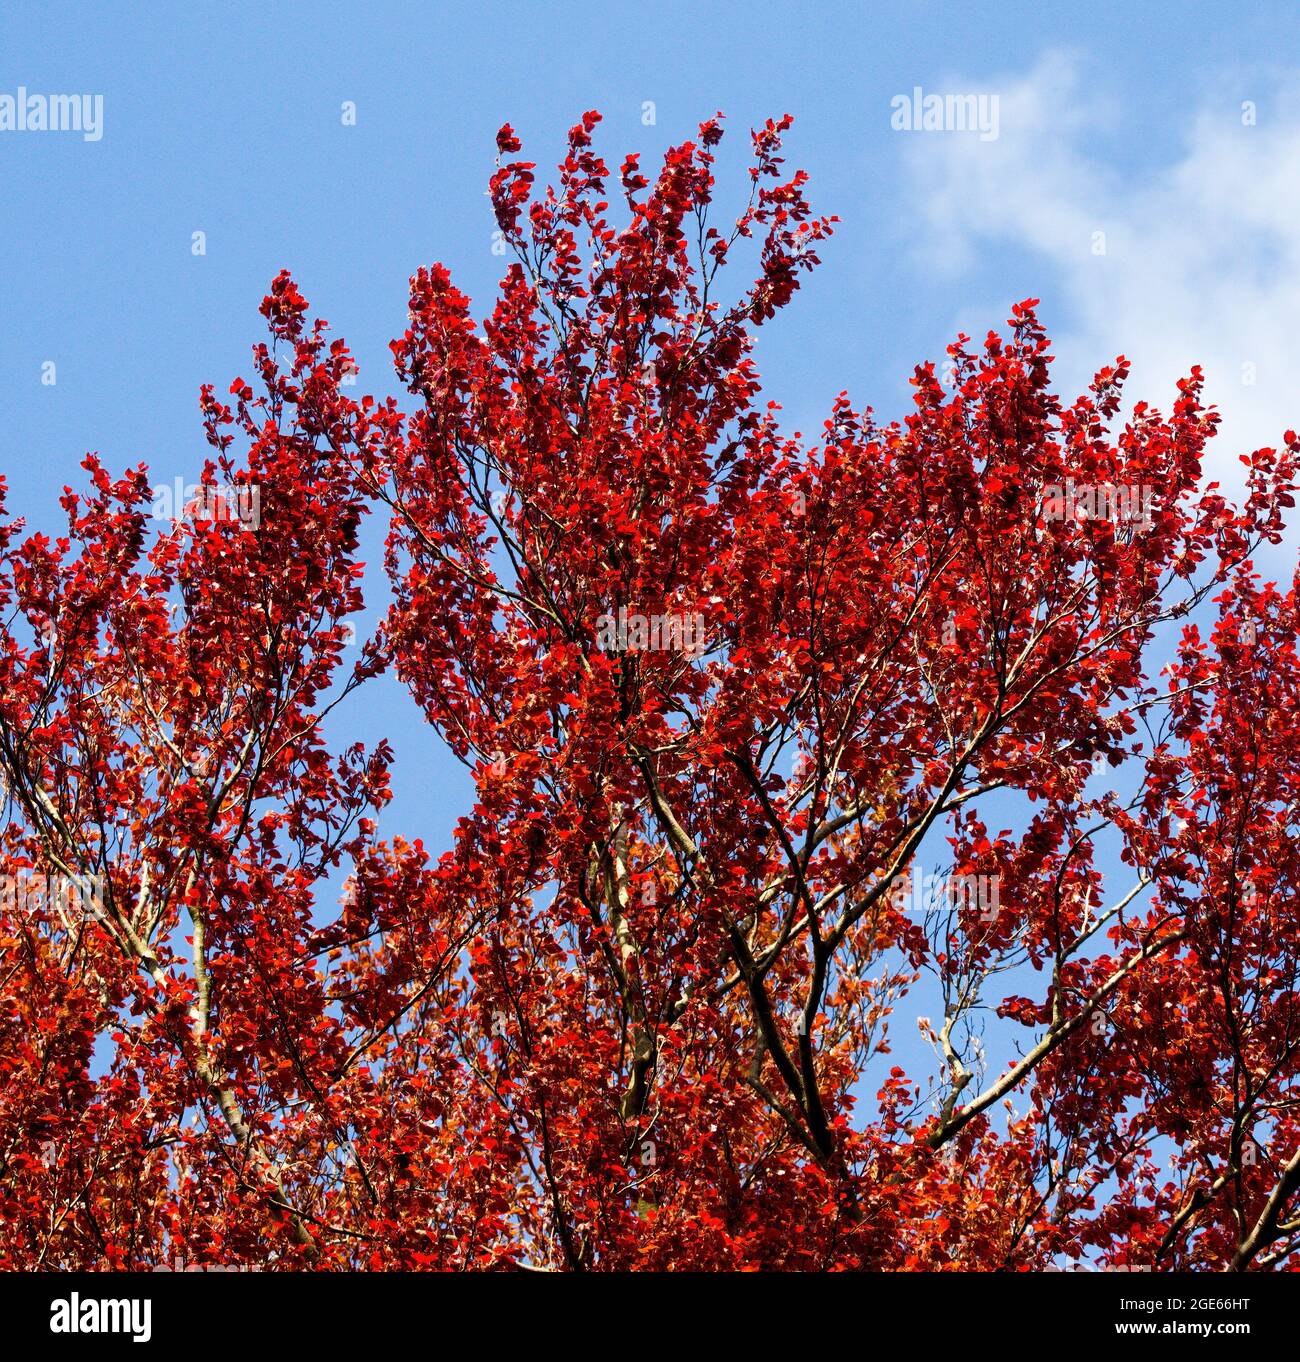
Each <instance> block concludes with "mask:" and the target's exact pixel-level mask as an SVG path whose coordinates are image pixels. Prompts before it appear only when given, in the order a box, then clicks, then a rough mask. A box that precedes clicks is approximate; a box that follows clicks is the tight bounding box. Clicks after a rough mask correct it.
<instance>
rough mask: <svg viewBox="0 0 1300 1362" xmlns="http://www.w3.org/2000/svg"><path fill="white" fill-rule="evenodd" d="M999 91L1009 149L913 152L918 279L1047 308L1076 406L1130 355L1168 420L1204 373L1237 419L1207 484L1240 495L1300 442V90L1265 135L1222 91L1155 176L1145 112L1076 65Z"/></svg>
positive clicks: (908, 162) (1276, 111) (1281, 94)
mask: <svg viewBox="0 0 1300 1362" xmlns="http://www.w3.org/2000/svg"><path fill="white" fill-rule="evenodd" d="M1102 74H1103V77H1104V73H1102ZM954 84H955V86H957V87H960V84H961V83H960V82H955V83H954ZM1103 84H1104V80H1103ZM986 88H987V87H986ZM993 88H995V89H998V90H999V92H1000V95H1001V119H1000V123H1001V134H1000V137H999V139H998V140H997V141H995V142H980V141H979V140H978V139H977V138H974V137H969V136H964V135H953V134H931V135H924V134H923V135H913V136H909V137H907V138H906V139H905V140H904V141H903V146H902V150H903V155H904V158H905V170H906V183H907V194H908V196H909V198H910V203H909V205H908V207H909V210H910V220H911V221H912V222H916V223H920V224H921V232H920V244H919V246H918V247H917V249H918V252H919V256H920V263H921V264H922V265H923V266H924V268H925V269H926V270H927V271H928V272H929V273H930V274H931V275H932V276H938V277H941V278H942V277H948V278H951V279H952V280H953V281H954V288H955V290H957V289H959V290H960V292H961V293H962V294H963V295H966V296H969V295H970V291H971V288H970V286H971V278H972V276H973V275H974V274H975V273H976V271H978V272H979V274H980V275H981V276H983V277H984V278H985V281H986V284H987V280H988V279H989V278H990V277H995V278H997V279H998V281H999V284H998V286H999V289H1001V288H1003V287H1005V283H1006V278H1007V276H1008V274H1009V276H1010V277H1011V278H1012V279H1013V280H1014V282H1015V284H1016V286H1021V285H1022V284H1023V287H1024V289H1025V291H1026V292H1033V293H1039V294H1041V296H1042V297H1043V301H1044V308H1043V311H1044V317H1045V319H1046V320H1047V321H1048V324H1049V330H1050V331H1051V333H1052V336H1053V342H1054V351H1055V353H1056V355H1057V356H1058V361H1059V362H1058V364H1057V367H1056V376H1057V380H1058V382H1059V383H1060V384H1061V386H1062V388H1063V390H1064V391H1065V392H1066V393H1067V395H1069V396H1073V394H1074V393H1075V392H1078V391H1081V390H1082V389H1083V387H1084V386H1085V385H1086V383H1087V382H1088V380H1089V378H1090V377H1091V375H1092V374H1093V373H1094V372H1095V371H1096V369H1098V368H1099V367H1101V366H1102V365H1103V364H1107V363H1109V362H1110V361H1111V360H1112V359H1113V358H1114V356H1115V355H1117V354H1119V353H1123V354H1125V355H1127V356H1128V358H1129V359H1130V360H1131V361H1132V362H1133V374H1132V377H1131V378H1130V380H1129V385H1128V396H1129V398H1130V399H1134V398H1139V397H1140V398H1143V399H1145V400H1147V401H1149V402H1151V403H1153V404H1154V405H1156V406H1159V407H1161V408H1162V409H1166V410H1167V409H1168V408H1169V406H1171V405H1172V401H1173V398H1174V396H1175V395H1176V394H1175V388H1174V384H1175V382H1176V381H1177V379H1178V378H1180V377H1182V376H1184V375H1185V374H1186V373H1187V372H1188V371H1189V370H1190V368H1191V366H1192V365H1193V364H1198V363H1199V364H1200V365H1201V366H1202V367H1203V368H1204V370H1205V374H1206V379H1207V385H1206V393H1207V398H1208V400H1209V401H1212V402H1214V403H1215V404H1216V405H1217V406H1218V407H1219V409H1220V410H1221V411H1222V413H1223V416H1224V422H1223V425H1222V427H1221V428H1220V434H1219V437H1218V438H1217V439H1216V440H1215V442H1214V446H1212V451H1213V452H1212V453H1211V456H1210V460H1209V467H1208V470H1207V471H1209V472H1210V473H1211V474H1212V476H1215V477H1220V478H1222V480H1223V481H1224V483H1225V485H1227V486H1233V485H1235V484H1237V483H1238V482H1239V478H1238V476H1237V474H1238V473H1239V470H1240V465H1239V464H1238V463H1237V461H1236V457H1235V456H1236V455H1237V454H1238V453H1241V452H1244V451H1246V450H1248V449H1253V448H1256V447H1258V446H1261V445H1276V444H1278V443H1279V442H1280V440H1281V437H1282V433H1283V432H1284V431H1285V430H1287V429H1288V428H1297V429H1300V381H1297V379H1300V344H1298V343H1297V326H1298V325H1300V118H1296V117H1294V116H1291V115H1294V114H1295V113H1296V112H1297V101H1296V99H1295V95H1296V93H1297V88H1275V89H1273V90H1272V91H1271V92H1270V93H1271V97H1270V98H1269V99H1268V100H1267V102H1265V101H1264V100H1261V102H1260V105H1259V111H1258V123H1257V125H1256V126H1246V125H1244V124H1243V121H1242V106H1241V101H1242V99H1244V98H1249V97H1250V91H1249V90H1246V91H1241V92H1239V91H1238V90H1237V87H1236V86H1235V84H1234V85H1232V86H1228V85H1226V84H1225V86H1224V87H1223V88H1222V89H1219V90H1217V91H1206V92H1205V94H1204V97H1203V99H1202V102H1201V103H1200V105H1199V108H1198V112H1196V113H1195V115H1194V116H1193V117H1192V118H1191V119H1190V120H1189V124H1188V127H1187V129H1186V135H1185V137H1184V139H1183V144H1182V146H1181V147H1180V148H1179V149H1178V150H1177V151H1176V152H1175V153H1173V154H1172V155H1171V156H1170V157H1169V159H1168V160H1167V161H1166V162H1165V163H1164V164H1157V165H1154V166H1152V165H1151V164H1150V157H1149V156H1147V155H1145V154H1144V152H1145V148H1144V145H1143V139H1147V138H1148V137H1149V136H1150V130H1149V128H1148V127H1147V120H1146V117H1145V111H1144V110H1143V109H1141V108H1134V107H1127V106H1125V105H1123V104H1121V103H1120V102H1119V101H1118V100H1117V99H1116V98H1114V97H1113V96H1104V95H1097V94H1095V93H1093V92H1092V87H1091V86H1090V87H1088V88H1085V85H1084V80H1083V67H1082V66H1081V64H1080V63H1079V61H1078V60H1076V59H1075V58H1072V57H1070V56H1066V55H1062V54H1053V55H1050V56H1048V57H1046V58H1045V59H1044V60H1043V61H1041V62H1040V63H1039V64H1038V65H1037V66H1036V67H1035V68H1034V69H1033V70H1032V71H1031V72H1030V73H1029V74H1028V75H1027V76H1026V77H1025V78H1023V79H1021V80H1019V81H1009V82H1004V83H1002V84H1001V85H1000V86H994V87H993ZM1298 88H1300V87H1298ZM1126 140H1127V141H1128V143H1129V145H1128V146H1125V141H1126ZM1121 161H1122V162H1123V164H1119V162H1121ZM1143 162H1146V165H1145V168H1144V169H1138V168H1137V167H1138V166H1140V165H1142V163H1143ZM1096 232H1104V233H1105V238H1104V241H1105V254H1104V255H1102V254H1096V253H1094V240H1095V238H1094V235H1093V234H1094V233H1096ZM958 281H960V282H958ZM1017 296H1020V295H1017ZM1012 301H1015V299H1013V298H1008V297H1002V296H999V297H996V298H992V297H990V298H986V299H985V305H981V306H977V307H971V308H966V309H964V310H962V311H960V312H959V313H958V314H957V315H956V316H955V317H954V318H953V328H954V329H961V330H965V331H967V332H968V333H970V334H972V335H974V336H975V337H976V338H977V339H978V338H979V337H981V336H982V335H983V333H984V331H985V330H986V329H987V328H988V327H989V326H992V325H998V324H1000V322H1001V321H1002V319H1003V318H1004V317H1005V316H1006V313H1007V307H1008V304H1009V303H1010V302H1012ZM1249 365H1253V366H1254V371H1253V379H1254V382H1253V385H1251V384H1250V383H1249V382H1248V380H1249V379H1250V378H1251V376H1252V374H1251V370H1250V369H1248V368H1247V367H1246V366H1249Z"/></svg>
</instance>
